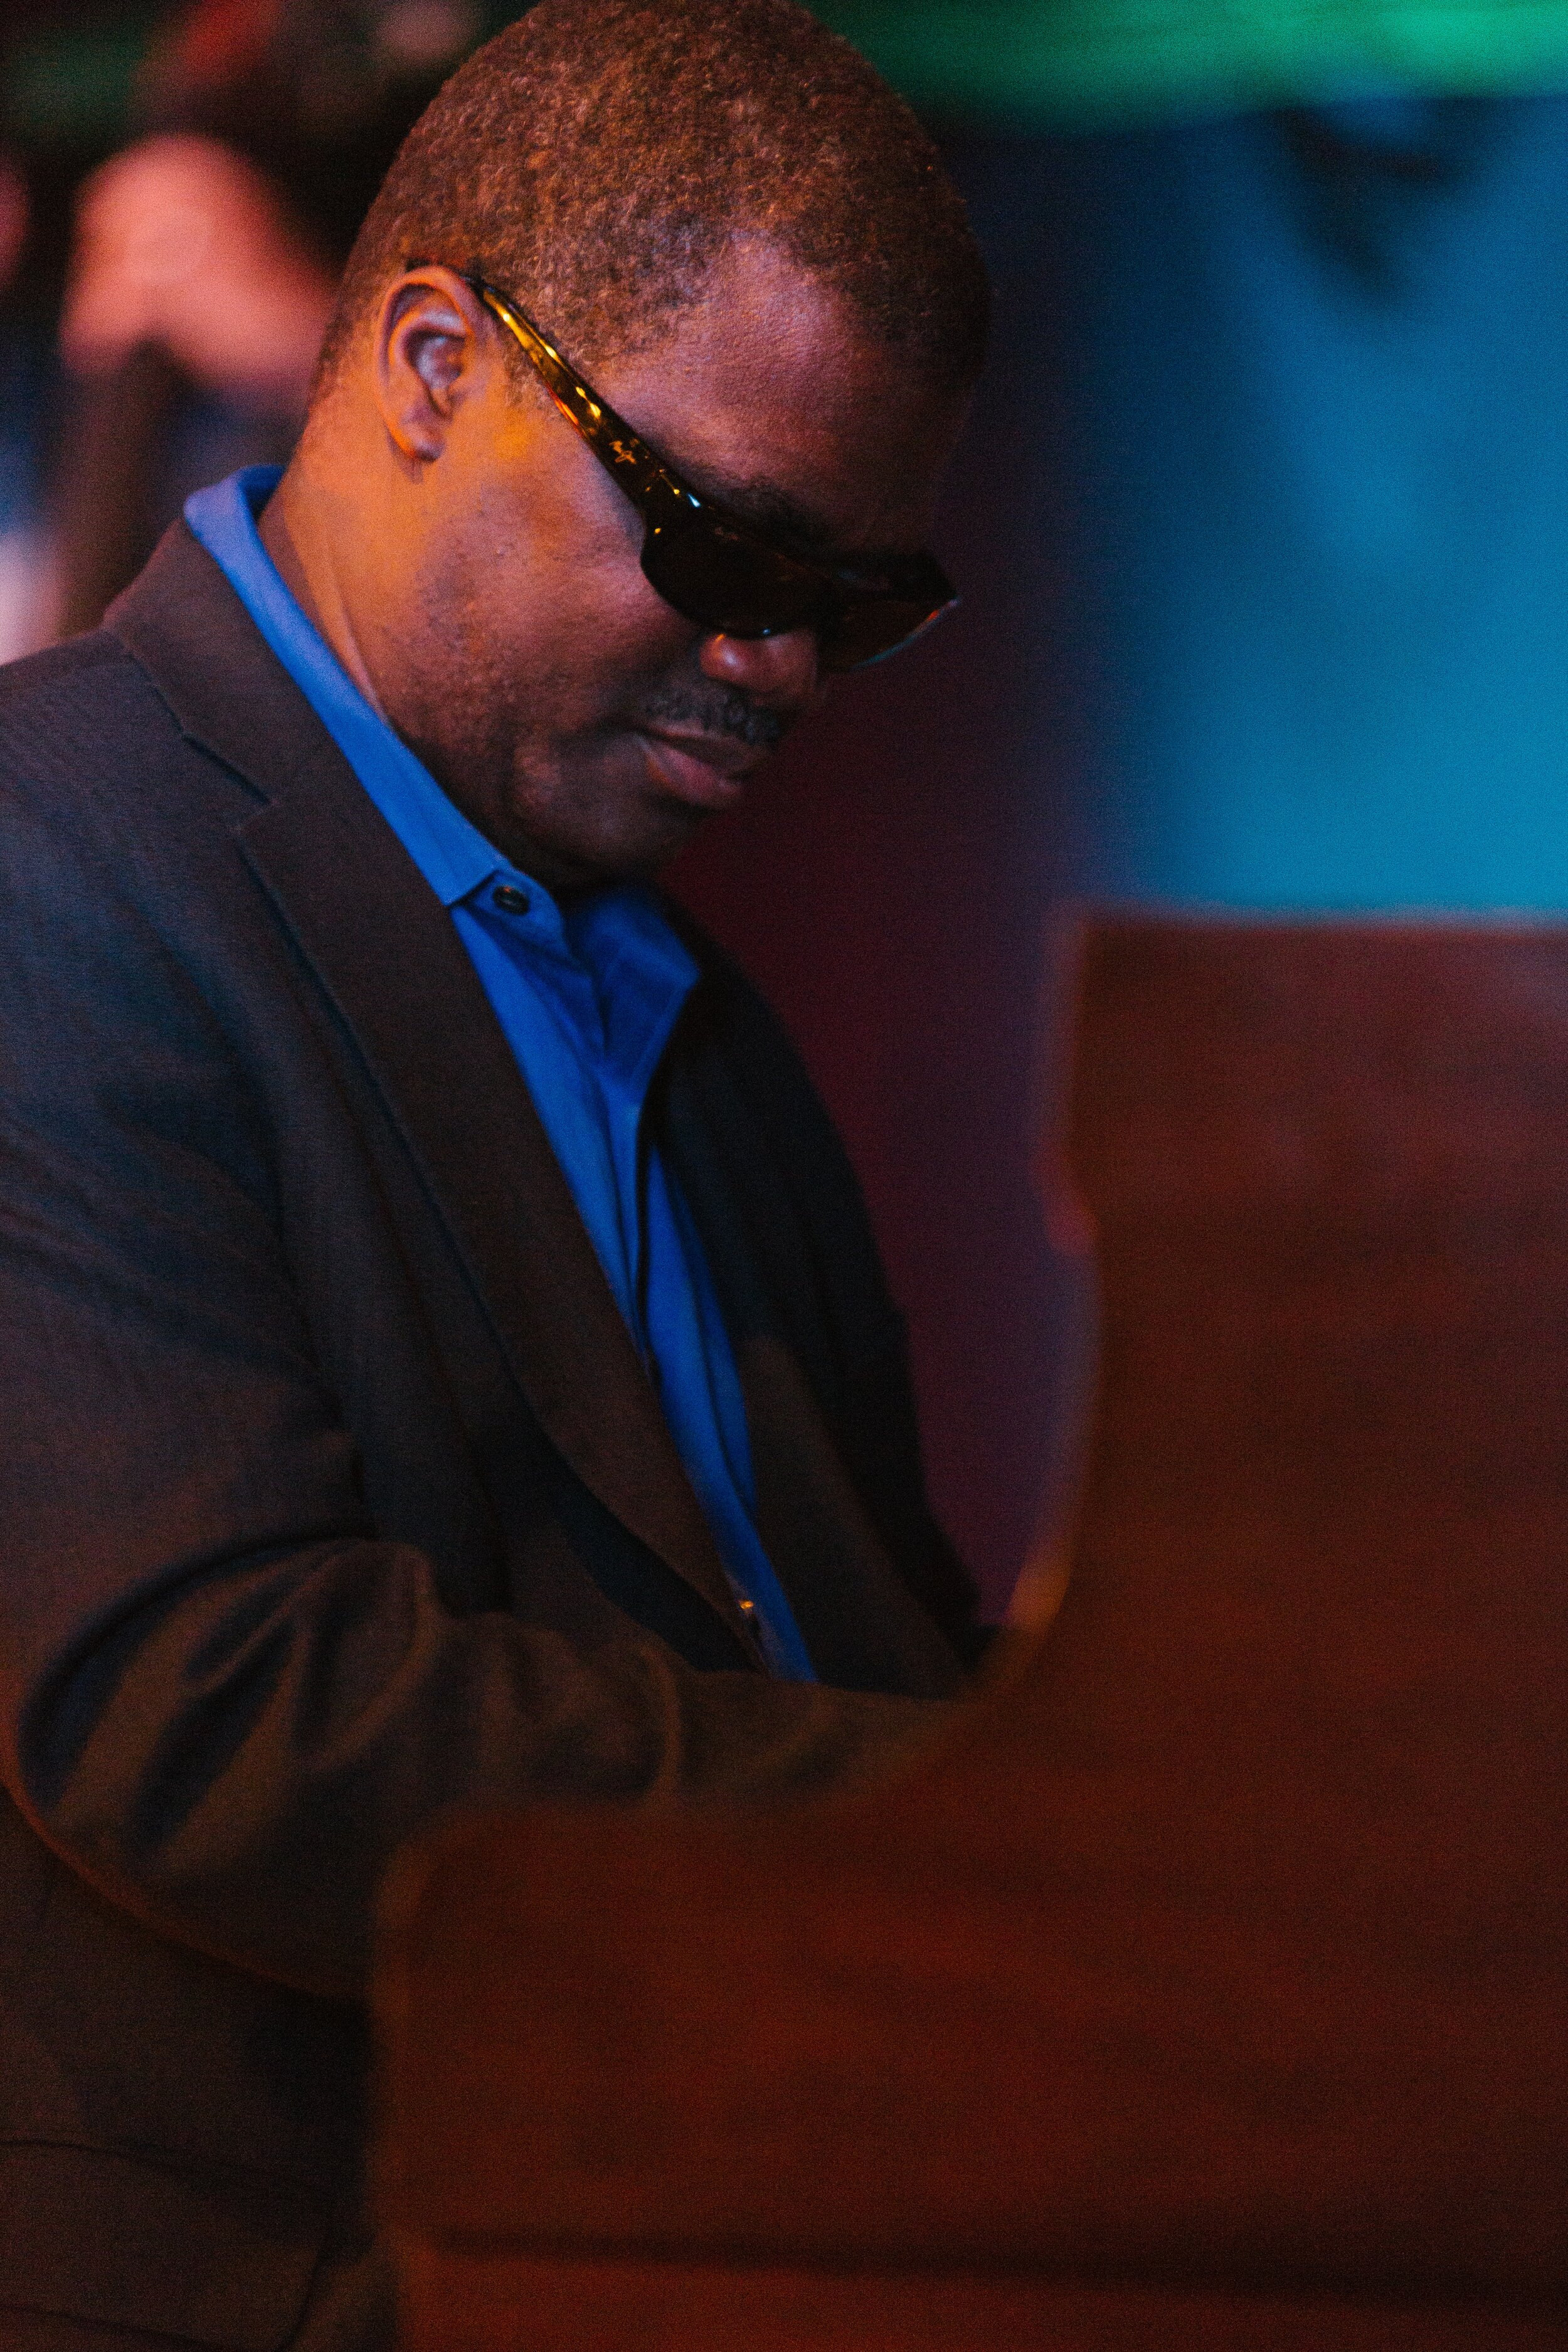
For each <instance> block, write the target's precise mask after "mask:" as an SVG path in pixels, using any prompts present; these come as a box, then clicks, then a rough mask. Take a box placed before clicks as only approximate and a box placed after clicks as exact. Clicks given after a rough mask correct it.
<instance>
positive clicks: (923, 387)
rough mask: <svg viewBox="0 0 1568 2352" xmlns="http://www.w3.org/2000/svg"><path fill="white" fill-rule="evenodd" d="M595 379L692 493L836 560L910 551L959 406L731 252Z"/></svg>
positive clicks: (758, 258) (784, 267)
mask: <svg viewBox="0 0 1568 2352" xmlns="http://www.w3.org/2000/svg"><path fill="white" fill-rule="evenodd" d="M595 383H596V384H597V385H598V388H599V389H600V390H601V391H602V392H603V394H605V397H606V398H607V399H609V400H610V401H611V402H612V403H613V404H614V405H615V406H616V408H618V409H619V410H620V412H621V414H622V415H624V416H625V417H626V421H627V423H628V424H629V425H633V426H634V427H635V428H636V430H637V432H638V433H640V434H641V435H642V436H643V437H644V438H645V439H646V440H647V441H649V442H651V443H652V444H653V446H654V447H655V448H656V449H658V452H659V454H660V455H661V456H662V457H666V458H668V461H669V462H670V464H671V465H673V466H675V467H677V468H678V469H679V471H681V472H682V473H684V474H687V475H688V476H689V478H690V479H691V481H692V483H693V484H694V486H695V487H696V488H699V489H702V490H706V491H708V492H709V493H710V495H711V496H713V497H716V498H721V499H725V500H727V501H728V502H729V503H730V504H731V506H733V507H735V508H737V509H739V510H740V511H741V512H742V515H743V516H744V517H745V519H747V520H752V521H755V522H758V523H763V524H766V523H769V522H772V523H773V524H775V525H777V526H779V527H782V528H784V529H785V530H790V531H792V532H793V533H795V535H798V536H802V537H805V538H806V539H808V540H813V541H820V542H821V543H822V544H823V545H825V546H832V547H834V548H835V549H837V550H840V551H844V552H851V551H859V552H887V553H892V552H899V551H909V550H910V549H913V548H915V547H917V546H919V545H921V543H922V542H923V541H924V540H925V537H926V535H927V533H928V531H929V530H930V526H931V512H932V509H933V507H934V504H935V497H936V489H937V485H938V482H939V479H940V477H941V473H942V467H943V465H944V464H945V463H946V460H947V457H948V456H949V455H950V453H951V450H952V443H953V441H954V439H955V437H956V435H957V430H958V426H959V425H960V423H961V421H962V418H963V407H964V403H963V400H962V399H961V398H959V397H958V396H956V395H954V394H951V393H942V392H937V391H935V390H933V388H932V387H931V385H930V384H929V383H925V382H923V381H922V380H921V377H920V376H919V374H918V373H916V372H915V371H914V370H912V369H911V368H910V367H909V366H907V365H906V364H904V363H902V362H900V358H899V355H898V354H897V353H896V352H889V350H888V349H887V348H886V347H885V346H883V345H880V344H879V343H876V342H874V341H871V340H870V339H869V338H868V336H867V335H866V333H865V332H864V331H863V329H862V328H861V327H860V326H859V324H858V319H857V315H856V313H855V311H854V310H852V308H851V307H850V306H849V305H848V304H847V303H846V302H845V301H843V300H842V299H841V298H840V297H838V296H837V294H835V293H834V292H833V290H832V289H831V288H828V287H826V286H825V285H824V284H823V283H822V282H821V281H820V280H819V279H816V278H813V277H811V276H810V275H808V274H807V273H806V272H805V271H804V270H802V269H800V268H798V267H797V266H795V264H794V263H792V262H790V261H789V260H787V259H786V258H784V257H781V256H779V255H778V254H777V253H776V252H774V251H773V250H772V249H771V248H769V247H765V246H757V245H749V246H738V247H732V248H731V251H730V252H729V253H728V254H727V255H726V256H725V257H723V258H722V259H721V261H720V262H718V263H717V264H716V265H715V267H714V268H713V269H712V271H711V272H710V275H709V277H708V278H707V280H706V281H705V283H704V287H703V292H702V296H701V299H700V300H699V301H698V302H696V303H695V304H693V305H692V306H691V307H690V308H689V309H688V310H682V311H680V312H679V313H678V314H677V315H676V317H675V318H674V319H672V320H671V321H670V323H669V325H668V328H667V329H664V330H662V331H660V333H659V335H658V338H657V340H656V341H651V342H650V343H649V344H647V346H646V347H645V348H644V349H642V350H641V351H639V352H636V353H634V354H633V355H631V356H629V357H626V358H623V359H620V360H617V361H611V362H605V365H604V366H603V368H601V369H598V370H596V371H595Z"/></svg>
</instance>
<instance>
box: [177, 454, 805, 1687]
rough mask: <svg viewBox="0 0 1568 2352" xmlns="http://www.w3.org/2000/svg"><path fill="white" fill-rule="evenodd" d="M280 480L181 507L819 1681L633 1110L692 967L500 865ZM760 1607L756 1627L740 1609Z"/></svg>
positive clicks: (772, 1658)
mask: <svg viewBox="0 0 1568 2352" xmlns="http://www.w3.org/2000/svg"><path fill="white" fill-rule="evenodd" d="M278 478H279V468H277V467H270V466H253V467H248V468H247V470H246V471H245V472H243V473H239V474H234V475H231V476H230V478H229V479H228V480H227V481H226V482H220V483H218V484H217V485H216V487H215V488H212V489H206V490H198V491H197V492H196V493H195V496H194V497H193V498H191V499H188V500H187V501H186V504H185V520H186V521H187V522H188V523H189V525H190V527H191V529H192V530H193V531H194V532H195V535H196V537H197V539H199V540H200V541H201V543H202V545H203V546H204V547H205V549H206V551H207V553H208V554H209V555H210V556H212V557H213V559H214V561H215V562H217V563H218V564H220V565H221V566H222V568H223V570H224V572H226V575H227V577H228V579H229V582H230V583H231V584H232V586H233V587H234V589H235V592H236V593H237V595H238V596H239V598H240V600H241V602H242V603H243V604H244V605H245V608H246V610H247V612H248V614H250V617H251V619H252V620H253V621H254V622H255V624H256V625H257V627H258V629H259V631H260V632H261V635H262V636H263V637H264V638H265V639H266V641H267V643H268V646H270V647H271V648H272V651H273V652H274V653H275V654H276V655H277V656H278V658H279V661H280V662H281V663H282V664H283V667H284V668H285V669H287V670H288V671H289V675H290V677H292V678H293V679H294V681H295V683H296V685H297V686H298V687H299V688H300V691H301V692H302V693H303V694H304V695H305V696H306V698H308V700H309V701H310V703H311V704H312V705H313V706H314V708H315V709H316V711H317V713H318V715H319V716H320V718H321V720H322V722H323V724H324V725H325V726H326V728H327V730H328V732H329V733H330V734H331V736H332V738H333V740H335V741H336V743H337V745H338V748H339V750H340V751H342V754H343V756H344V758H345V759H346V760H347V761H348V762H349V764H350V766H351V767H352V768H353V772H354V773H355V775H356V776H358V778H359V780H360V782H361V783H362V784H363V786H364V789H365V791H366V792H367V793H368V794H369V795H370V797H371V799H372V800H373V801H374V803H375V805H376V807H377V808H378V809H379V810H380V812H381V814H382V815H383V816H384V818H385V819H386V822H387V824H389V825H390V826H391V827H392V829H393V831H394V833H395V834H396V835H397V837H398V839H399V840H400V841H401V842H402V844H403V845H404V847H405V849H406V851H407V852H408V855H409V856H410V857H411V858H412V859H413V860H414V863H415V864H416V866H418V868H419V870H420V872H421V873H422V874H423V875H424V877H425V879H426V881H427V882H428V883H429V885H430V887H431V888H432V889H433V890H434V891H435V893H436V895H437V898H439V899H440V901H441V903H442V905H443V906H444V907H445V908H447V911H448V913H449V914H450V916H451V919H452V922H453V924H454V926H455V928H456V929H457V932H458V938H459V939H460V940H462V943H463V946H464V947H465V949H466V950H468V956H469V958H470V959H471V961H472V962H473V966H474V969H475V971H477V972H478V974H479V979H480V981H481V982H482V983H483V985H484V990H485V993H486V994H487V996H488V997H489V1001H490V1003H491V1004H492V1006H493V1007H494V1009H495V1013H496V1018H497V1019H498V1021H499V1022H500V1025H501V1028H502V1030H503V1031H504V1032H505V1034H506V1039H507V1043H508V1045H510V1048H511V1050H512V1053H513V1054H514V1055H515V1056H516V1058H517V1065H518V1067H519V1069H520V1070H521V1073H522V1077H523V1083H524V1084H525V1085H526V1087H528V1090H529V1093H530V1094H531V1097H532V1098H533V1102H534V1105H535V1108H537V1110H538V1112H539V1116H540V1118H541V1120H542V1124H543V1127H544V1131H545V1133H546V1135H547V1136H548V1137H549V1139H550V1141H551V1145H552V1148H553V1150H554V1152H555V1156H556V1158H557V1160H559V1161H560V1163H561V1166H562V1169H563V1171H564V1173H565V1177H566V1181H567V1182H568V1184H569V1185H570V1186H571V1188H572V1192H573V1196H574V1199H575V1201H576V1203H577V1208H578V1212H579V1213H580V1215H581V1216H582V1219H583V1223H584V1225H585V1226H586V1227H587V1230H588V1234H589V1236H590V1238H591V1239H592V1241H593V1244H594V1247H595V1251H596V1252H597V1255H598V1258H599V1263H600V1265H602V1266H603V1267H604V1270H605V1279H606V1280H607V1281H608V1283H609V1286H610V1288H611V1290H612V1291H613V1292H614V1294H615V1297H616V1304H617V1306H618V1307H620V1310H621V1313H622V1315H623V1316H624V1317H625V1318H626V1325H627V1328H629V1329H630V1331H631V1334H632V1337H633V1339H635V1341H636V1342H637V1349H638V1352H639V1354H640V1355H641V1357H642V1360H643V1362H644V1364H645V1366H646V1367H647V1370H648V1374H649V1377H650V1378H651V1379H652V1380H653V1381H654V1382H655V1384H656V1386H657V1388H658V1395H659V1402H660V1403H661V1405H662V1407H663V1410H664V1415H665V1419H666V1421H667V1422H668V1425H669V1429H670V1432H671V1434H672V1435H673V1437H674V1439H675V1443H676V1447H677V1450H678V1451H679V1454H680V1458H681V1460H682V1462H683V1463H684V1464H685V1465H686V1472H687V1475H688V1476H689V1479H690V1481H691V1484H692V1486H693V1488H694V1489H695V1491H696V1494H697V1497H698V1500H699V1501H700V1504H701V1506H702V1508H703V1511H704V1513H705V1514H706V1516H707V1519H708V1524H709V1526H710V1528H711V1529H712V1531H713V1536H714V1539H715V1541H716V1543H717V1545H718V1548H719V1553H720V1557H721V1559H722V1560H723V1563H724V1567H725V1570H726V1571H727V1573H728V1575H729V1578H730V1581H731V1586H732V1588H733V1590H734V1591H735V1594H736V1597H737V1599H738V1600H739V1601H741V1603H742V1607H744V1608H745V1609H746V1612H747V1614H748V1615H749V1616H752V1622H754V1623H755V1624H756V1626H757V1628H758V1633H759V1638H760V1640H761V1643H762V1645H763V1652H764V1654H765V1656H766V1658H767V1661H768V1664H769V1665H770V1666H771V1667H772V1669H773V1672H774V1673H775V1674H778V1675H784V1676H786V1677H788V1678H789V1679H791V1680H795V1681H810V1680H813V1679H814V1675H813V1671H812V1665H811V1660H810V1658H809V1656H808V1654H807V1653H806V1648H805V1642H804V1641H803V1640H802V1638H801V1633H800V1629H799V1627H798V1626H797V1625H796V1623H795V1617H794V1613H793V1612H792V1611H791V1609H790V1606H789V1603H788V1601H786V1599H785V1598H784V1591H783V1588H782V1587H781V1586H780V1584H779V1580H778V1578H777V1577H776V1576H775V1575H774V1573H773V1566H772V1563H771V1562H770V1560H769V1559H768V1557H767V1554H766V1552H765V1551H764V1550H763V1545H762V1541H761V1538H759V1536H758V1534H757V1529H756V1524H755V1517H754V1513H755V1487H754V1482H753V1479H752V1454H751V1444H750V1440H749V1437H748V1434H747V1429H746V1416H745V1408H744V1404H743V1402H742V1394H741V1383H740V1379H739V1376H738V1374H737V1372H736V1370H735V1360H734V1355H733V1352H732V1350H731V1346H730V1340H729V1335H728V1333H727V1332H726V1330H725V1328H724V1325H723V1322H722V1320H721V1317H720V1313H719V1303H718V1300H717V1298H716V1297H715V1296H714V1293H713V1285H712V1280H711V1277H710V1274H709V1271H708V1265H707V1261H706V1259H705V1257H704V1255H703V1252H702V1246H701V1243H700V1239H699V1236H698V1234H697V1231H696V1228H695V1226H694V1225H693V1223H692V1222H691V1218H690V1214H689V1211H688V1210H687V1207H686V1204H685V1202H683V1200H682V1199H681V1197H680V1194H679V1191H678V1190H677V1188H676V1186H675V1185H674V1184H673V1182H672V1181H670V1178H669V1176H668V1171H666V1169H665V1167H664V1164H663V1161H662V1160H661V1159H660V1156H659V1153H658V1150H657V1149H656V1148H655V1146H654V1145H653V1143H652V1141H651V1139H649V1138H648V1137H647V1136H646V1135H645V1133H644V1131H643V1107H644V1104H645V1102H646V1101H647V1090H648V1087H649V1084H650V1082H651V1081H652V1078H653V1075H654V1072H655V1070H656V1069H657V1068H658V1063H659V1059H660V1056H661V1055H662V1054H663V1052H664V1048H665V1046H666V1045H667V1044H668V1040H669V1034H670V1032H671V1030H672V1029H673V1028H674V1026H675V1023H676V1019H677V1016H678V1015H679V1012H680V1008H681V1006H682V1004H683V1003H685V1001H686V998H687V995H688V993H689V991H690V989H691V987H692V985H693V983H694V982H695V981H696V978H697V966H696V964H695V963H694V962H693V961H692V960H691V957H690V956H689V954H688V953H687V950H686V949H685V947H684V946H683V945H682V943H681V941H680V940H679V939H678V938H677V936H676V934H675V932H674V931H673V930H672V929H670V927H669V925H668V923H667V922H666V920H665V919H664V917H663V915H662V914H661V913H660V912H659V908H658V902H657V900H656V899H655V898H653V897H652V896H651V894H650V893H649V892H647V890H644V889H641V888H639V887H635V886H631V885H627V886H623V887H616V888H610V889H605V890H596V891H594V892H592V893H590V894H589V895H588V896H586V897H584V898H581V899H579V900H575V901H574V902H573V903H572V904H571V905H570V906H569V907H566V908H562V907H559V906H557V904H556V902H555V900H554V899H553V898H552V897H551V895H550V893H549V891H548V890H546V889H544V888H543V887H542V885H541V884H540V883H538V882H536V881H535V880H534V879H533V877H532V876H531V875H528V874H523V873H521V872H520V871H519V870H518V869H517V868H516V867H515V866H511V865H510V864H509V863H508V862H507V860H506V859H505V858H504V857H503V856H501V855H500V851H499V850H497V849H496V848H495V846H494V845H493V844H492V843H490V842H489V841H487V840H486V838H485V836H484V835H483V834H481V833H480V832H479V830H478V829H477V828H476V827H475V826H474V825H472V824H469V822H468V818H467V817H466V816H464V815H463V814H462V812H461V811H460V810H459V809H458V807H457V806H456V805H455V804H454V803H453V802H451V801H450V800H448V799H447V795H446V793H444V792H443V791H442V790H441V788H440V786H439V785H438V784H437V782H436V780H435V778H434V777H433V776H432V775H431V774H430V772H429V771H428V769H426V767H425V766H423V765H422V763H421V762H420V761H418V760H417V759H416V757H415V756H414V753H413V752H412V751H410V750H409V749H408V746H407V745H406V744H405V742H404V741H403V740H401V738H400V737H398V736H397V735H395V733H394V732H393V730H392V729H391V728H390V727H389V726H388V725H387V724H386V722H385V720H384V719H381V718H379V717H378V716H377V714H376V713H375V712H374V710H373V709H371V707H370V705H369V703H368V702H366V700H365V699H364V697H363V695H362V694H361V693H360V692H359V690H358V688H356V687H355V686H354V684H353V680H352V679H351V678H350V677H348V675H347V673H346V672H345V671H344V670H343V668H342V666H341V664H340V663H339V662H338V660H337V657H336V656H335V655H334V654H333V653H332V652H331V648H330V647H329V646H328V645H327V644H326V642H325V640H324V639H323V638H322V637H321V635H319V634H318V632H317V631H316V630H315V629H314V628H312V626H311V625H310V622H309V621H308V620H307V619H306V617H305V615H304V614H303V613H302V612H301V611H300V606H299V605H298V604H296V603H295V601H294V598H293V597H292V595H290V593H289V590H288V588H287V587H286V586H285V585H284V583H283V579H282V575H281V574H280V573H279V571H278V569H277V567H276V565H275V564H274V563H273V562H272V559H271V558H270V556H269V555H268V552H267V550H266V549H265V548H264V547H263V545H262V543H261V539H260V536H259V534H258V530H257V528H256V518H257V516H258V514H259V513H260V511H261V509H262V507H263V506H264V505H265V504H266V501H267V499H268V496H269V495H270V493H271V491H272V488H273V487H274V485H275V484H276V482H277V480H278ZM753 1612H754V1614H753Z"/></svg>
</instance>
